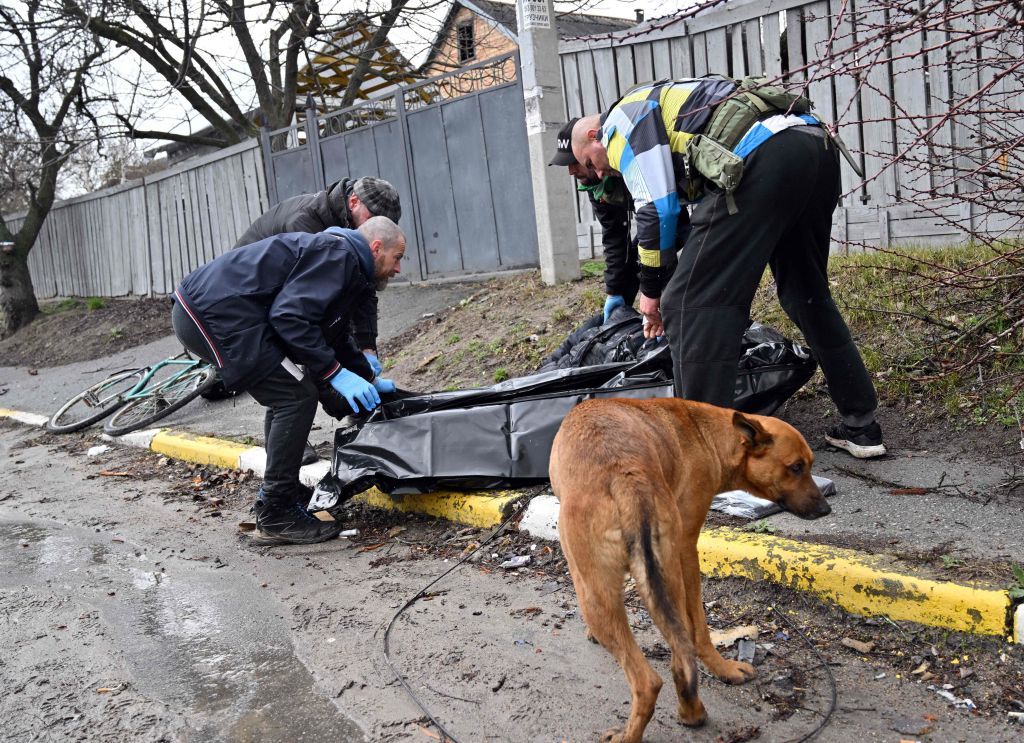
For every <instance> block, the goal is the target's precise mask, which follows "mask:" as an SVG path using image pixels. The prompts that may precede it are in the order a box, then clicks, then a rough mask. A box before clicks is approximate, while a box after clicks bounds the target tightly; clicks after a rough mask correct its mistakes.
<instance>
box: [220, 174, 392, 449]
mask: <svg viewBox="0 0 1024 743" xmlns="http://www.w3.org/2000/svg"><path fill="white" fill-rule="evenodd" d="M370 217H387V218H388V219H390V220H391V221H392V222H394V223H396V224H397V223H398V220H399V219H400V218H401V217H402V204H401V200H400V199H399V197H398V191H396V190H395V187H394V186H392V185H391V184H390V183H388V182H387V181H385V180H383V179H381V178H374V177H372V176H365V177H363V178H358V179H355V180H352V179H349V178H344V179H342V180H340V181H337V182H336V183H332V184H331V185H330V186H328V187H327V188H326V189H325V190H323V191H318V192H317V193H312V194H301V195H299V196H293V197H292V198H290V199H285V200H284V201H282V202H281V203H280V204H278V205H277V206H274V207H272V208H270V209H268V210H267V211H266V212H264V213H263V214H262V215H261V216H260V217H259V218H257V219H256V221H255V222H253V223H252V224H251V225H250V226H249V229H247V230H246V231H245V232H244V233H243V234H242V236H241V237H240V238H238V241H237V242H236V243H235V247H236V248H239V247H241V246H243V245H249V244H251V243H254V242H258V241H260V240H265V239H266V238H268V237H270V236H272V235H280V234H282V233H285V232H323V231H324V230H326V229H327V228H328V227H349V228H352V229H355V228H357V227H359V226H360V225H362V224H363V223H364V222H365V221H366V220H367V219H369V218H370ZM351 325H352V329H351V330H352V336H353V337H354V338H355V341H356V344H357V345H358V346H359V348H360V349H362V351H363V355H364V356H366V360H367V362H368V363H369V364H370V367H371V368H372V369H373V371H374V373H375V374H380V372H381V363H380V361H379V359H378V358H377V294H376V292H374V293H372V294H371V295H370V296H369V297H367V299H366V301H365V302H363V303H362V304H361V305H360V306H359V307H356V308H355V309H354V310H353V312H352V316H351ZM330 334H331V337H332V338H333V337H336V336H340V337H342V338H347V331H343V330H341V329H338V328H335V329H332V330H331V331H330ZM329 340H330V339H329ZM316 460H317V453H316V451H315V450H314V449H313V447H312V446H309V445H307V446H306V448H305V452H304V453H303V459H302V463H303V464H309V463H310V462H315V461H316Z"/></svg>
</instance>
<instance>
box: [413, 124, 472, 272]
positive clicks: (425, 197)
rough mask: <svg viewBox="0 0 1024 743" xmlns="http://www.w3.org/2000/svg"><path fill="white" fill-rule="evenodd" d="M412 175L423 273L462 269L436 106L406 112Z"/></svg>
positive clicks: (448, 171) (445, 146) (457, 228)
mask: <svg viewBox="0 0 1024 743" xmlns="http://www.w3.org/2000/svg"><path fill="white" fill-rule="evenodd" d="M409 144H410V145H411V148H412V153H413V163H412V164H413V178H414V179H415V181H416V192H417V194H419V204H418V205H417V206H418V212H419V225H420V237H421V239H422V241H423V243H422V250H423V263H424V269H425V272H426V274H427V275H428V276H429V275H446V274H453V273H457V272H459V271H462V268H463V266H462V256H461V255H460V250H459V247H460V245H459V225H458V219H457V217H456V212H455V199H454V197H453V192H454V189H453V185H452V173H451V171H450V170H449V167H448V164H449V158H448V146H447V140H446V139H445V136H444V122H443V121H442V118H441V108H440V106H434V107H431V108H427V109H424V110H422V111H414V112H412V113H410V114H409Z"/></svg>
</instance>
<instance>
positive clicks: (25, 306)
mask: <svg viewBox="0 0 1024 743" xmlns="http://www.w3.org/2000/svg"><path fill="white" fill-rule="evenodd" d="M38 314H39V303H38V302H37V301H36V294H35V290H34V289H33V287H32V276H31V275H29V272H28V251H25V252H24V253H22V251H19V250H11V251H10V252H8V251H7V250H6V249H5V248H4V247H3V245H2V244H0V339H2V338H6V337H7V336H9V335H11V334H12V333H14V331H16V330H17V329H18V328H22V327H24V326H25V325H28V324H29V323H30V322H32V318H34V317H35V316H36V315H38Z"/></svg>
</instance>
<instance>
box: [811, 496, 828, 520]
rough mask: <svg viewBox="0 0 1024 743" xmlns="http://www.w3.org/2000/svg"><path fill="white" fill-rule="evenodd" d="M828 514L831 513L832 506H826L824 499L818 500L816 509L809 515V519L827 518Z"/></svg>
mask: <svg viewBox="0 0 1024 743" xmlns="http://www.w3.org/2000/svg"><path fill="white" fill-rule="evenodd" d="M830 513H832V506H830V505H829V504H828V501H827V500H825V499H824V498H820V499H819V500H818V508H817V510H816V511H815V512H814V513H813V514H812V515H811V517H810V518H812V519H820V518H821V517H822V516H828V515H829V514H830Z"/></svg>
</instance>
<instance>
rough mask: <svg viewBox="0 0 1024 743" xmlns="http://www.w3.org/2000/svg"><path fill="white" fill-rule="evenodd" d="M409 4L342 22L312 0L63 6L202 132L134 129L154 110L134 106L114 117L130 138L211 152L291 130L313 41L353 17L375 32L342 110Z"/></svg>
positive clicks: (389, 2)
mask: <svg viewBox="0 0 1024 743" xmlns="http://www.w3.org/2000/svg"><path fill="white" fill-rule="evenodd" d="M408 6H409V0H386V5H385V7H383V8H382V9H379V10H373V11H371V10H365V9H364V10H361V11H360V12H359V13H358V14H347V13H336V12H333V11H332V12H329V13H324V12H322V11H321V8H320V5H319V4H318V3H317V2H316V0H294V1H292V2H279V1H278V0H248V1H247V0H211V1H210V2H205V0H199V1H198V2H197V0H171V2H168V3H161V2H158V1H157V0H107V1H106V2H100V3H89V2H85V1H84V0H64V8H65V12H66V13H67V15H68V17H69V18H70V19H72V20H73V21H74V22H75V23H76V24H79V25H82V26H85V27H88V28H89V29H90V30H91V31H93V32H94V33H96V34H97V35H98V36H100V37H102V38H103V39H106V40H107V41H109V42H112V43H113V44H114V45H116V46H117V47H118V48H120V49H123V50H127V51H129V52H131V54H132V55H134V57H135V58H136V59H137V60H138V61H139V62H141V63H142V64H143V65H145V66H146V67H148V68H149V69H151V70H152V71H153V72H155V73H156V75H157V77H158V79H159V80H160V85H159V87H153V88H152V90H151V91H150V93H151V96H150V97H151V98H152V97H158V96H161V95H164V94H166V93H167V92H168V91H173V92H174V94H175V95H176V96H177V97H178V98H180V102H181V103H183V104H184V105H185V106H186V108H187V109H188V110H189V111H191V112H194V113H195V114H197V115H198V116H199V117H200V118H201V119H202V120H203V121H204V122H206V124H208V129H207V131H206V132H205V133H197V132H196V131H193V132H181V131H175V130H174V127H168V128H167V130H157V129H153V128H141V127H140V126H139V122H140V120H142V119H143V118H144V114H146V113H148V109H150V108H151V107H152V106H148V105H139V106H137V107H136V108H135V109H134V110H128V111H120V112H119V114H118V115H119V118H120V120H121V121H122V123H123V125H124V127H125V129H126V131H127V132H128V134H129V135H130V136H132V137H134V138H139V139H160V140H168V141H176V142H185V143H191V144H199V145H211V146H218V147H223V146H228V145H231V144H234V143H237V142H240V141H242V140H244V139H246V138H248V137H251V136H254V135H255V134H256V133H257V131H258V129H259V126H260V124H265V125H267V126H269V127H271V128H281V127H284V126H287V125H288V124H290V123H291V121H292V117H293V115H294V113H295V104H296V88H297V84H298V79H299V71H300V69H301V67H302V66H303V65H306V64H308V63H309V61H310V57H311V55H312V54H314V53H315V46H316V44H317V43H318V41H319V40H321V39H323V38H326V37H327V36H328V35H330V34H332V33H335V32H336V31H337V30H339V29H342V28H344V26H345V24H346V23H347V22H349V21H351V20H352V19H353V18H359V19H360V20H366V21H370V22H372V23H373V24H374V26H375V30H374V33H373V36H372V39H371V41H370V43H369V44H367V45H366V46H364V47H363V48H361V49H359V50H357V52H356V53H355V54H354V55H353V57H354V61H355V65H354V70H353V74H352V77H351V80H350V83H349V86H348V89H347V90H346V93H345V97H344V102H345V103H351V102H352V101H354V99H355V95H356V93H357V92H358V90H359V87H360V84H361V81H362V79H363V77H364V76H365V75H366V73H367V71H368V70H369V68H370V60H371V59H372V58H373V55H374V53H375V52H376V51H378V50H379V49H380V48H381V47H382V46H383V45H384V44H386V43H388V42H387V37H388V34H389V33H390V32H391V30H392V28H393V27H394V25H395V23H396V22H397V20H398V18H399V17H400V16H401V14H402V13H403V12H405V11H406V10H407V9H408ZM421 6H422V3H419V4H417V8H420V7H421ZM142 92H144V91H142ZM139 93H140V91H136V96H137V98H138V100H139V101H140V102H142V103H144V98H145V97H144V96H142V95H139ZM202 129H203V128H202V127H200V128H199V130H200V131H202Z"/></svg>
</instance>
